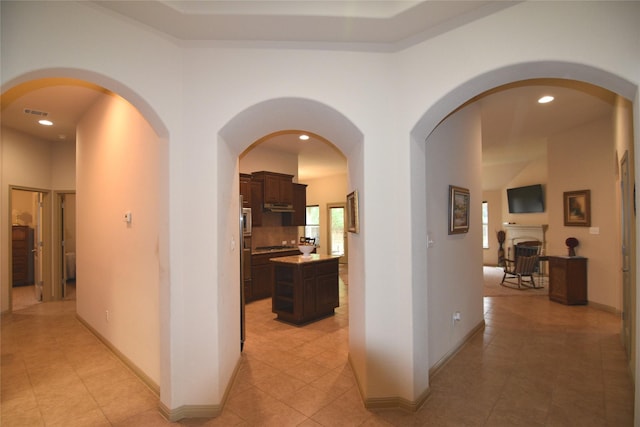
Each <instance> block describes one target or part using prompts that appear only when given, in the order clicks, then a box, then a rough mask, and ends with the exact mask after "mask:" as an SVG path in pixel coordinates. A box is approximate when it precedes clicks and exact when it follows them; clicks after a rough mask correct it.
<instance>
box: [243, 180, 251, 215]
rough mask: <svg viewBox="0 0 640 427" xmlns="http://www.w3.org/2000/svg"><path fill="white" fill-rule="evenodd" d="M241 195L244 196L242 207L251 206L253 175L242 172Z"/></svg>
mask: <svg viewBox="0 0 640 427" xmlns="http://www.w3.org/2000/svg"><path fill="white" fill-rule="evenodd" d="M240 195H241V196H242V207H243V208H250V207H251V175H248V174H246V173H241V174H240Z"/></svg>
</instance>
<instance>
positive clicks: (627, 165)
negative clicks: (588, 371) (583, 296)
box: [620, 150, 636, 371]
mask: <svg viewBox="0 0 640 427" xmlns="http://www.w3.org/2000/svg"><path fill="white" fill-rule="evenodd" d="M630 157H631V156H630V154H629V151H628V150H627V151H625V152H624V154H623V156H622V159H621V160H620V193H621V194H620V199H621V200H620V202H621V206H620V211H621V220H620V225H621V227H620V228H621V247H622V248H621V249H622V251H621V255H622V325H621V331H620V336H621V339H622V343H623V345H624V348H625V351H626V355H627V359H628V360H629V362H630V363H631V361H632V360H634V358H635V355H634V353H635V351H634V350H635V333H636V331H635V327H634V326H635V318H636V308H635V306H634V304H633V302H634V301H635V292H636V291H634V289H635V288H634V287H633V283H635V263H634V262H633V260H634V259H635V240H634V238H633V237H634V236H635V214H634V213H633V211H634V209H635V206H634V202H635V200H634V195H635V185H634V179H633V174H632V170H633V169H632V159H631V158H630ZM632 371H633V369H632Z"/></svg>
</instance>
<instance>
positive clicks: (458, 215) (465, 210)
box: [449, 185, 471, 234]
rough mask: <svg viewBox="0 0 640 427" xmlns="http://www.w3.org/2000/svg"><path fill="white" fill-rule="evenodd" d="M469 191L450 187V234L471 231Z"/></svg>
mask: <svg viewBox="0 0 640 427" xmlns="http://www.w3.org/2000/svg"><path fill="white" fill-rule="evenodd" d="M470 199H471V197H470V195H469V190H468V189H466V188H461V187H456V186H454V185H450V186H449V234H460V233H466V232H468V231H469V209H470V207H471V205H470V203H469V202H470Z"/></svg>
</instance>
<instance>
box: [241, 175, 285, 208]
mask: <svg viewBox="0 0 640 427" xmlns="http://www.w3.org/2000/svg"><path fill="white" fill-rule="evenodd" d="M251 177H252V179H253V180H255V181H260V182H262V185H263V188H262V190H263V200H262V202H263V203H268V204H285V205H292V204H293V181H292V180H293V175H286V174H282V173H277V172H266V171H260V172H253V173H252V174H251Z"/></svg>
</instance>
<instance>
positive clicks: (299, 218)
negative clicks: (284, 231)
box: [282, 183, 307, 226]
mask: <svg viewBox="0 0 640 427" xmlns="http://www.w3.org/2000/svg"><path fill="white" fill-rule="evenodd" d="M293 209H294V211H295V212H291V213H285V214H282V225H287V226H289V225H297V226H305V225H307V186H306V184H297V183H294V184H293Z"/></svg>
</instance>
